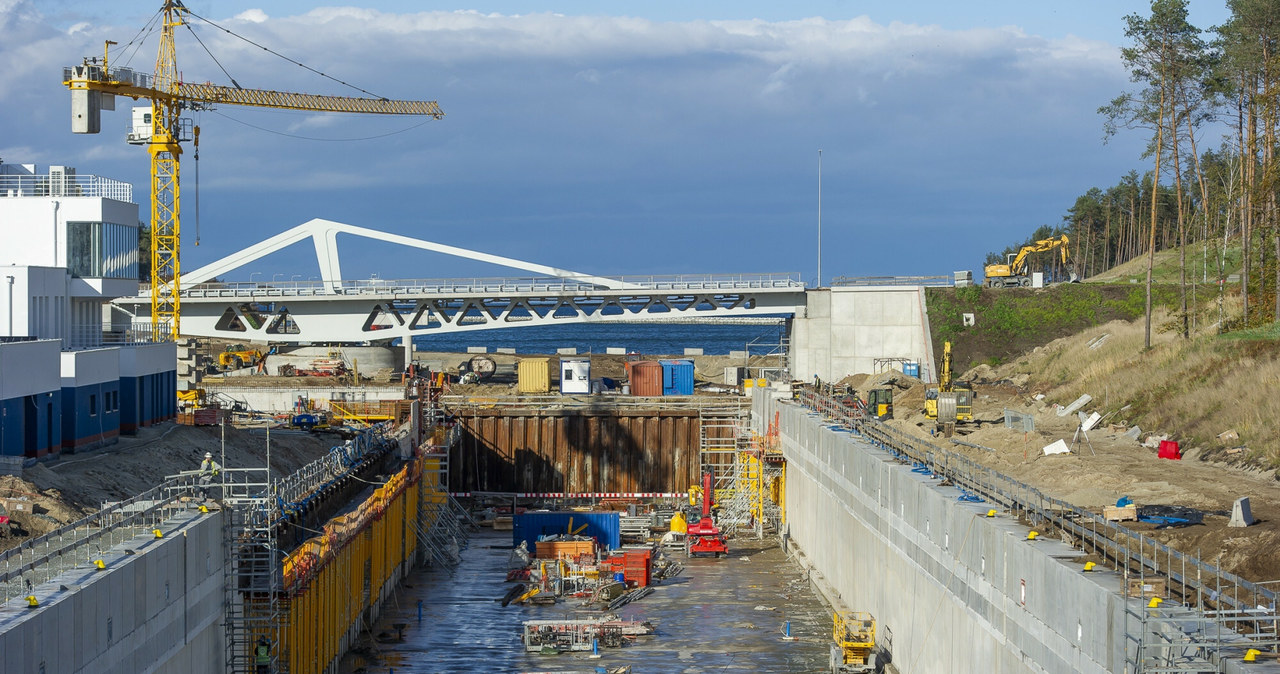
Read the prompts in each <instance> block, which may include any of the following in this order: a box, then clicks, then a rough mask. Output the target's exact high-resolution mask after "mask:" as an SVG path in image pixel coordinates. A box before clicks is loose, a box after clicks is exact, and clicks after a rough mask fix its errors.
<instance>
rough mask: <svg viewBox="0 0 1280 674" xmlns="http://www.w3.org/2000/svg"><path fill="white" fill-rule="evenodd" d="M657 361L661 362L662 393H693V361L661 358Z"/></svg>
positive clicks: (674, 394)
mask: <svg viewBox="0 0 1280 674" xmlns="http://www.w3.org/2000/svg"><path fill="white" fill-rule="evenodd" d="M658 362H659V363H661V364H662V395H664V396H691V395H693V361H691V360H661V361H658Z"/></svg>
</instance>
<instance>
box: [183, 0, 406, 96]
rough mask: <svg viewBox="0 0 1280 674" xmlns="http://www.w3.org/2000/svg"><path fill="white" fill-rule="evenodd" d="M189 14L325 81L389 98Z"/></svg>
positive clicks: (201, 17) (197, 15) (192, 13)
mask: <svg viewBox="0 0 1280 674" xmlns="http://www.w3.org/2000/svg"><path fill="white" fill-rule="evenodd" d="M187 13H189V14H190V15H191V16H194V17H196V18H197V19H200V20H201V21H203V22H205V23H207V24H209V25H210V26H213V27H214V28H217V29H218V30H221V31H223V32H224V33H226V34H227V35H230V36H232V37H236V38H239V39H241V40H244V41H245V42H247V43H249V44H251V45H253V46H255V47H257V48H259V49H261V50H263V51H265V52H267V53H268V54H272V55H274V56H278V57H280V58H282V59H284V60H286V61H288V62H290V63H292V64H294V65H296V66H298V67H300V68H305V69H306V70H310V71H311V72H313V73H315V74H317V75H319V76H321V77H323V78H325V79H329V80H333V81H334V82H337V83H338V84H341V85H342V86H344V87H349V88H351V89H355V90H356V91H359V92H360V93H363V94H368V95H369V96H372V97H374V98H377V99H379V100H383V101H385V100H387V97H386V96H379V95H377V94H375V93H373V92H372V91H369V90H368V89H361V88H360V87H357V86H356V85H354V84H351V83H350V82H344V81H343V80H340V79H338V78H336V77H334V76H332V75H329V74H326V73H322V72H320V71H319V70H316V69H315V68H312V67H311V66H309V65H307V64H305V63H302V62H300V61H295V60H294V59H291V58H289V57H288V56H285V55H284V54H281V53H280V52H278V51H275V50H273V49H271V48H269V47H265V46H263V45H260V44H258V43H257V42H254V41H253V40H250V39H249V38H247V37H245V36H243V35H239V34H237V33H234V32H232V31H231V30H230V29H228V28H224V27H222V26H219V25H218V24H216V23H214V22H212V21H210V20H209V19H206V18H204V17H203V16H200V15H199V14H196V13H195V12H192V11H191V10H187ZM228 77H230V75H228ZM233 81H234V80H233ZM237 86H239V85H237Z"/></svg>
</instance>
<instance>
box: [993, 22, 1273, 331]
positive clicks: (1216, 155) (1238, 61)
mask: <svg viewBox="0 0 1280 674" xmlns="http://www.w3.org/2000/svg"><path fill="white" fill-rule="evenodd" d="M1227 5H1228V8H1229V9H1230V11H1231V17H1230V19H1229V20H1228V21H1227V22H1226V23H1225V24H1223V25H1221V26H1214V27H1212V28H1209V29H1207V30H1206V29H1202V28H1199V27H1196V26H1193V25H1191V24H1190V23H1189V22H1188V19H1187V7H1188V4H1187V0H1153V2H1152V3H1151V12H1150V14H1148V15H1145V16H1144V15H1141V14H1131V15H1129V16H1127V17H1125V19H1124V20H1125V24H1126V27H1125V34H1126V36H1127V38H1128V40H1129V42H1130V43H1129V45H1128V46H1127V47H1125V48H1123V49H1122V50H1121V56H1122V59H1123V62H1124V65H1125V67H1126V68H1127V69H1128V71H1129V73H1130V76H1131V80H1132V81H1133V83H1134V87H1133V88H1132V89H1131V90H1130V91H1126V92H1122V93H1120V94H1119V95H1118V96H1116V98H1115V99H1114V100H1112V101H1111V102H1110V103H1109V104H1107V105H1104V106H1102V107H1101V108H1099V110H1098V112H1099V114H1100V116H1101V118H1102V124H1103V127H1104V129H1105V131H1106V133H1107V135H1108V136H1110V135H1112V134H1117V133H1139V134H1142V135H1143V137H1144V138H1146V139H1147V151H1146V153H1145V155H1144V156H1143V157H1142V158H1141V159H1143V160H1145V162H1146V167H1144V169H1143V171H1142V172H1141V173H1140V172H1139V171H1138V170H1132V171H1130V172H1128V173H1127V174H1126V175H1124V176H1121V177H1120V179H1119V180H1118V181H1117V182H1116V183H1115V184H1113V185H1111V186H1109V187H1094V188H1091V189H1089V190H1087V191H1086V192H1085V193H1084V194H1082V195H1080V196H1079V197H1078V198H1077V199H1076V200H1075V203H1074V204H1072V205H1071V206H1070V207H1069V208H1067V211H1066V213H1065V215H1064V216H1063V219H1062V222H1061V223H1058V224H1057V225H1052V226H1051V225H1044V226H1041V227H1040V228H1039V229H1037V230H1036V231H1035V232H1033V233H1032V234H1031V236H1030V237H1029V238H1028V239H1027V240H1026V241H1025V242H1021V243H1018V244H1017V245H1012V246H1009V247H1008V248H1006V249H1004V250H1003V251H997V252H992V253H990V254H989V255H988V258H987V262H988V263H995V262H1003V261H1004V260H1005V259H1006V255H1008V254H1011V253H1016V252H1017V251H1018V250H1019V249H1020V248H1021V247H1022V246H1023V245H1026V244H1029V243H1032V242H1034V241H1038V240H1044V239H1049V238H1053V237H1057V236H1061V235H1062V234H1066V235H1067V236H1069V237H1070V240H1071V264H1072V265H1074V270H1075V271H1076V273H1077V274H1079V275H1080V276H1081V277H1083V278H1088V277H1091V276H1097V275H1099V274H1103V273H1104V272H1107V271H1108V270H1110V269H1112V268H1114V267H1116V266H1119V265H1122V264H1124V263H1126V262H1129V261H1131V260H1135V259H1139V258H1145V259H1146V260H1147V261H1148V266H1147V268H1148V269H1150V268H1151V265H1152V264H1153V263H1154V259H1155V255H1154V254H1155V253H1157V252H1159V251H1164V250H1177V251H1180V252H1179V261H1178V269H1179V280H1178V284H1179V288H1180V290H1179V308H1178V317H1177V321H1178V323H1179V324H1180V328H1179V332H1180V333H1181V334H1182V335H1184V336H1188V335H1189V334H1190V324H1191V319H1190V315H1191V312H1193V311H1195V310H1196V307H1195V306H1194V301H1192V302H1190V303H1189V300H1188V295H1189V293H1188V287H1189V286H1190V285H1191V284H1192V283H1193V280H1201V281H1202V280H1204V279H1210V280H1212V282H1214V283H1216V284H1218V286H1219V288H1222V289H1223V292H1231V293H1235V292H1238V293H1239V296H1240V304H1239V306H1240V307H1241V309H1240V315H1239V317H1238V318H1237V319H1235V320H1234V321H1232V322H1231V323H1230V324H1229V325H1223V326H1221V329H1226V328H1228V327H1248V326H1256V325H1262V324H1266V323H1271V322H1274V321H1280V265H1278V264H1277V262H1278V261H1280V198H1278V195H1280V153H1278V152H1277V150H1278V149H1280V138H1278V137H1277V132H1278V131H1280V4H1278V3H1276V2H1274V0H1228V2H1227ZM1213 144H1216V146H1215V147H1209V146H1210V145H1213ZM1187 251H1193V254H1192V255H1188V253H1187ZM1233 251H1234V252H1233ZM1053 264H1054V262H1053V255H1049V254H1040V255H1038V256H1037V257H1036V258H1035V259H1033V260H1032V262H1031V269H1033V270H1036V271H1042V270H1049V269H1051V268H1052V266H1053ZM1237 278H1238V281H1239V284H1238V286H1235V285H1228V284H1232V282H1234V281H1236V280H1237ZM1150 283H1151V280H1150V277H1149V276H1148V278H1147V284H1148V285H1150ZM1237 287H1238V290H1237ZM1147 313H1148V316H1149V313H1150V309H1149V308H1148V310H1147ZM1149 322H1150V319H1149V318H1148V323H1149ZM1148 333H1149V329H1148ZM1147 346H1150V340H1149V337H1148V340H1147Z"/></svg>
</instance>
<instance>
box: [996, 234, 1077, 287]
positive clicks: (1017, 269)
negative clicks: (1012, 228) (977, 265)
mask: <svg viewBox="0 0 1280 674" xmlns="http://www.w3.org/2000/svg"><path fill="white" fill-rule="evenodd" d="M1070 243H1071V242H1070V240H1069V239H1067V235H1066V234H1063V235H1062V236H1060V237H1058V238H1056V239H1041V240H1039V241H1036V242H1035V243H1032V244H1028V245H1026V246H1023V247H1022V249H1021V250H1019V251H1018V253H1017V255H1016V256H1014V254H1013V253H1010V254H1009V255H1010V256H1011V257H1013V259H1012V260H1011V261H1009V262H1008V264H989V265H987V266H986V268H985V269H984V270H983V275H984V276H985V277H986V281H985V282H984V284H985V285H986V286H987V287H988V288H1016V287H1018V286H1022V287H1024V288H1025V287H1027V286H1029V285H1031V277H1029V276H1027V256H1028V255H1031V254H1032V253H1043V252H1046V251H1051V250H1054V249H1060V255H1061V258H1062V264H1063V265H1066V264H1067V260H1068V258H1069V257H1070V246H1069V245H1068V244H1070ZM1068 271H1069V272H1070V274H1071V281H1072V282H1075V281H1076V280H1078V277H1077V276H1076V273H1075V271H1074V270H1068Z"/></svg>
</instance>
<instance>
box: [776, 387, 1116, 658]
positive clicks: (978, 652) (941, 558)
mask: <svg viewBox="0 0 1280 674" xmlns="http://www.w3.org/2000/svg"><path fill="white" fill-rule="evenodd" d="M755 404H756V406H757V418H765V419H771V418H772V415H773V411H774V409H779V410H780V411H781V422H782V423H781V428H782V432H781V439H782V445H783V452H784V454H785V455H786V458H787V485H786V498H787V503H786V512H787V523H788V527H789V533H790V537H791V541H792V543H793V544H795V545H797V546H798V547H799V548H801V549H802V550H803V551H804V554H805V555H806V556H807V557H808V559H809V561H810V562H811V563H812V564H813V566H814V568H815V569H817V570H818V571H819V572H820V573H821V574H823V576H824V579H825V581H826V582H827V583H828V584H829V585H830V586H831V587H832V588H834V590H835V592H837V593H838V594H839V596H840V600H841V603H843V604H844V605H845V607H846V608H848V609H851V610H860V611H869V612H871V613H872V614H873V615H875V616H876V618H877V619H878V620H879V621H880V626H881V635H882V643H886V644H888V647H889V648H890V649H891V655H892V660H893V662H894V664H895V666H896V667H897V668H898V670H899V671H900V672H902V673H903V674H915V673H919V672H928V673H937V672H956V673H961V672H979V671H987V672H1027V673H1028V674H1030V673H1039V672H1049V673H1053V674H1068V673H1073V672H1082V673H1088V672H1098V673H1101V672H1112V671H1114V672H1119V671H1122V670H1123V655H1122V653H1121V650H1120V649H1121V648H1122V646H1123V643H1122V642H1123V628H1122V627H1121V622H1122V621H1123V618H1124V612H1123V604H1122V600H1121V598H1120V596H1119V590H1120V586H1121V579H1120V577H1119V576H1117V575H1116V574H1113V573H1101V574H1097V573H1095V574H1088V575H1086V574H1083V573H1082V572H1081V568H1082V565H1081V564H1080V563H1079V562H1078V561H1076V560H1077V559H1078V558H1079V556H1080V553H1079V552H1078V551H1076V550H1074V549H1072V548H1070V547H1069V546H1067V545H1065V544H1063V543H1060V542H1057V541H1051V540H1044V539H1040V540H1037V541H1035V542H1029V541H1027V540H1026V532H1027V529H1026V528H1025V527H1023V526H1021V525H1019V524H1018V523H1016V522H1014V521H1012V520H1011V519H1009V518H1008V517H1006V516H1000V517H996V518H987V517H985V513H986V511H987V510H988V508H989V506H988V505H987V504H981V503H979V504H974V503H964V502H959V501H957V500H956V497H957V496H959V491H958V490H956V489H955V488H953V487H940V486H938V484H939V481H938V480H936V479H930V478H929V477H928V476H927V475H922V474H919V473H914V472H912V471H911V467H910V466H907V465H902V464H899V463H897V462H896V461H894V460H892V458H891V457H890V455H889V454H887V453H886V452H883V451H881V450H879V449H877V448H875V447H873V446H871V445H869V444H867V443H866V442H865V441H862V440H860V439H858V438H857V437H855V436H853V435H852V434H850V433H848V432H845V431H840V430H836V429H833V428H831V427H829V426H827V425H825V424H823V423H822V422H821V421H820V420H819V419H818V418H817V417H816V416H814V415H811V414H808V413H807V411H806V410H804V409H803V408H799V407H797V406H795V405H792V404H786V403H783V404H779V403H778V401H773V400H766V399H757V401H756V402H755Z"/></svg>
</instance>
